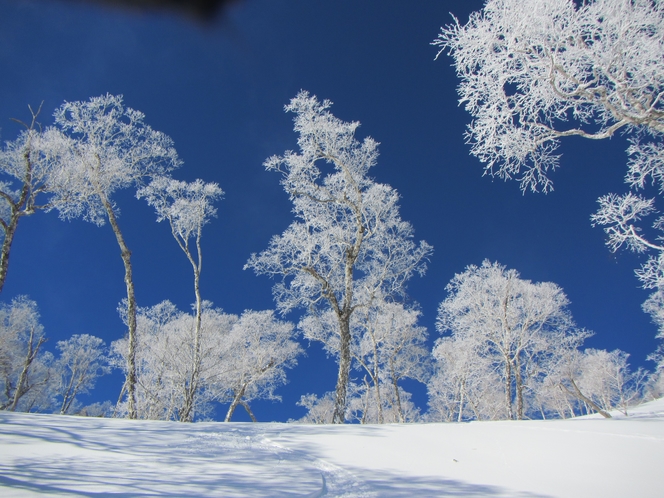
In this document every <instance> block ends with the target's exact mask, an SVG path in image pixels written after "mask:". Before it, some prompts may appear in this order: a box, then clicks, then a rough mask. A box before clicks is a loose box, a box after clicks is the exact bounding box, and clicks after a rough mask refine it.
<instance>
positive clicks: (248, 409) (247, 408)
mask: <svg viewBox="0 0 664 498" xmlns="http://www.w3.org/2000/svg"><path fill="white" fill-rule="evenodd" d="M240 404H241V405H242V407H243V408H244V409H245V410H246V411H247V413H248V414H249V418H251V421H252V422H258V420H256V417H254V414H253V412H252V411H251V408H249V403H247V402H246V401H244V400H241V401H240Z"/></svg>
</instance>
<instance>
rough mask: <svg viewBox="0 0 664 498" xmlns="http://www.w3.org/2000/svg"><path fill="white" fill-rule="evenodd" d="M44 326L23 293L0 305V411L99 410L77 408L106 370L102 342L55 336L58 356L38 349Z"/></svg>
mask: <svg viewBox="0 0 664 498" xmlns="http://www.w3.org/2000/svg"><path fill="white" fill-rule="evenodd" d="M45 342H46V337H45V335H44V328H43V327H42V326H41V324H40V323H39V312H38V310H37V305H36V303H35V302H34V301H31V300H29V299H27V298H26V297H24V296H20V297H17V298H16V299H14V300H13V301H12V302H11V303H10V304H2V305H0V381H1V382H2V391H1V392H0V410H10V411H26V412H29V411H53V410H55V411H57V412H58V413H62V414H66V413H86V414H90V415H99V414H103V413H104V411H105V408H104V407H103V406H99V405H94V406H87V407H83V406H82V405H81V404H80V403H79V402H78V400H77V398H76V397H77V395H79V394H86V393H88V392H89V390H90V389H92V388H93V387H94V385H95V381H96V380H97V377H99V376H100V375H103V374H105V373H108V371H109V366H108V357H107V351H106V347H105V345H104V342H103V341H102V340H101V339H99V338H97V337H93V336H90V335H87V334H82V335H74V336H72V337H71V338H70V339H68V340H66V341H58V343H57V345H56V348H57V350H58V357H57V358H56V357H54V355H53V354H51V353H49V352H46V351H44V349H43V345H44V343H45Z"/></svg>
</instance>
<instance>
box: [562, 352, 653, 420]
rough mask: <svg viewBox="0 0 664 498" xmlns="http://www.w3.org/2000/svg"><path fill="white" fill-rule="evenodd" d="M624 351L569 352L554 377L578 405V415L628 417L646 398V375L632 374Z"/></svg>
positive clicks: (644, 373) (640, 370) (643, 373)
mask: <svg viewBox="0 0 664 498" xmlns="http://www.w3.org/2000/svg"><path fill="white" fill-rule="evenodd" d="M628 357H629V355H628V354H627V353H625V352H624V351H620V350H619V349H616V350H615V351H610V352H609V351H605V350H599V349H586V350H585V351H580V350H578V349H573V350H569V352H568V354H567V355H565V356H563V357H562V361H561V362H560V364H559V368H558V369H557V371H556V372H554V374H553V375H552V377H553V378H554V379H556V382H557V383H558V385H559V387H560V388H561V389H562V390H563V391H564V392H565V393H566V394H567V395H568V397H569V398H571V399H572V400H573V401H575V402H576V409H575V410H574V411H575V412H576V413H578V414H583V413H592V412H598V413H600V414H601V415H603V416H604V417H606V418H610V417H611V415H610V414H609V413H608V412H609V411H611V410H613V409H619V410H621V411H622V412H623V413H625V414H626V413H627V410H628V408H629V407H630V406H633V405H634V404H637V403H638V402H639V401H640V400H641V398H642V395H643V388H644V386H645V384H646V379H647V372H645V371H644V370H643V369H641V368H639V369H638V370H636V371H631V370H630V368H629V363H628V362H627V358H628Z"/></svg>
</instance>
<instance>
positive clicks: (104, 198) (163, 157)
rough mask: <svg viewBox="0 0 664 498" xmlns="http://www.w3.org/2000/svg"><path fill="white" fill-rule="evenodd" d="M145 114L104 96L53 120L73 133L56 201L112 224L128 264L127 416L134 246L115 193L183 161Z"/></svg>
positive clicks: (73, 212) (71, 212)
mask: <svg viewBox="0 0 664 498" xmlns="http://www.w3.org/2000/svg"><path fill="white" fill-rule="evenodd" d="M143 119H144V115H143V114H142V113H141V112H139V111H136V110H134V109H131V108H129V107H125V106H124V105H123V102H122V96H120V95H117V96H114V95H109V94H107V95H102V96H100V97H93V98H91V99H90V100H89V101H87V102H81V101H79V102H66V103H64V104H63V105H62V106H60V108H58V109H57V110H56V111H55V123H56V125H57V126H58V127H59V128H60V129H61V130H62V131H63V132H64V133H67V134H68V135H69V137H70V138H71V146H70V147H69V148H68V150H67V151H66V152H65V153H63V154H62V156H61V158H60V160H61V161H62V165H63V167H62V168H61V169H60V170H59V174H58V176H57V177H56V179H55V183H54V185H53V193H54V196H53V199H52V203H53V205H54V207H55V208H57V209H58V211H59V213H60V217H61V218H63V219H72V218H78V217H83V219H84V220H86V221H90V222H92V223H95V224H96V225H98V226H101V225H103V224H105V223H106V221H108V223H109V224H110V225H111V228H112V229H113V233H114V234H115V238H116V240H117V243H118V246H119V247H120V256H121V257H122V263H123V265H124V269H125V277H124V281H125V284H126V287H127V301H126V303H127V325H128V338H129V341H128V348H129V351H128V354H127V363H128V365H127V379H126V383H125V387H126V392H127V396H128V416H129V418H136V416H137V414H136V364H135V359H136V354H135V349H136V295H135V290H134V280H133V276H132V275H133V273H132V266H131V251H130V250H129V247H128V246H127V243H126V241H125V238H124V236H123V235H122V231H121V230H120V225H119V224H118V219H117V218H118V217H117V215H118V209H117V206H116V205H115V203H114V202H113V200H112V195H113V194H114V193H115V192H116V191H117V190H118V189H121V188H127V187H131V186H137V185H140V184H142V182H144V181H145V180H146V179H147V178H148V177H154V176H157V175H163V174H164V173H166V172H167V171H170V170H172V169H173V168H176V167H178V166H179V165H180V160H179V158H178V156H177V152H176V151H175V149H174V148H173V142H172V140H171V139H170V138H169V137H168V136H166V135H164V134H163V133H161V132H158V131H155V130H153V129H152V128H150V126H148V125H147V124H145V123H144V122H143Z"/></svg>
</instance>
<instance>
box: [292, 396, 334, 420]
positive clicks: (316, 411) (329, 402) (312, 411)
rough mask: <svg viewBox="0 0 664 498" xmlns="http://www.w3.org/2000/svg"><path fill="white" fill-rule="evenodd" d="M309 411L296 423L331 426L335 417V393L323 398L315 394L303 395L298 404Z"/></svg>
mask: <svg viewBox="0 0 664 498" xmlns="http://www.w3.org/2000/svg"><path fill="white" fill-rule="evenodd" d="M296 405H297V406H301V407H303V408H306V409H307V413H306V414H305V415H304V417H302V418H300V419H299V420H296V421H295V422H298V423H301V424H331V423H332V419H333V417H334V407H335V402H334V392H333V391H330V392H327V393H325V394H324V395H323V396H322V397H321V398H319V397H318V396H317V395H315V394H311V393H309V394H303V395H302V396H301V397H300V401H298V402H297V403H296Z"/></svg>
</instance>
